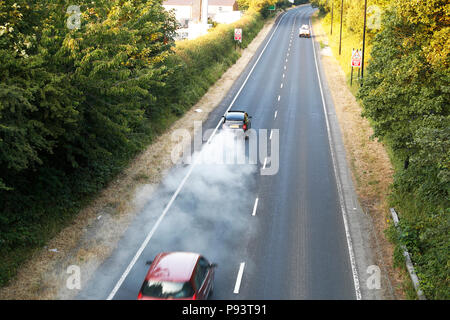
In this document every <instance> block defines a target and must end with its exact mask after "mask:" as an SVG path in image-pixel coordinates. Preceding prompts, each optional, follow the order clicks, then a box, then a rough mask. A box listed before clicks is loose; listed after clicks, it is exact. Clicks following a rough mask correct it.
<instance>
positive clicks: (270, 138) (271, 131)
mask: <svg viewBox="0 0 450 320" xmlns="http://www.w3.org/2000/svg"><path fill="white" fill-rule="evenodd" d="M272 133H273V129H272V130H270V137H269V140H272Z"/></svg>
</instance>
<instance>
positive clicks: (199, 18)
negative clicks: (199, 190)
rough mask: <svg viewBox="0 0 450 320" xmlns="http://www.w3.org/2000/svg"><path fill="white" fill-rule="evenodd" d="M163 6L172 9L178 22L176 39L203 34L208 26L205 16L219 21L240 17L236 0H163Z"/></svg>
mask: <svg viewBox="0 0 450 320" xmlns="http://www.w3.org/2000/svg"><path fill="white" fill-rule="evenodd" d="M203 5H205V7H202V6H203ZM206 6H207V8H206ZM163 7H164V8H165V9H166V10H168V11H170V10H174V13H175V18H176V19H177V21H178V22H179V23H180V28H179V29H178V30H177V33H178V39H183V38H189V39H194V38H196V37H198V36H200V35H202V34H205V33H206V32H207V31H206V30H207V29H208V28H209V27H210V25H208V24H207V23H208V22H207V21H208V20H207V18H211V19H213V20H214V21H216V22H219V23H231V22H234V21H236V20H238V19H239V18H240V17H241V13H240V12H239V11H237V10H238V4H237V1H236V0H165V1H164V2H163Z"/></svg>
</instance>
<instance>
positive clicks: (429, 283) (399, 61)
mask: <svg viewBox="0 0 450 320" xmlns="http://www.w3.org/2000/svg"><path fill="white" fill-rule="evenodd" d="M449 33H450V10H449V4H448V3H447V1H439V0H433V1H394V3H393V6H392V7H391V8H390V9H389V10H387V11H386V12H385V14H384V18H383V23H382V29H381V30H380V32H378V33H377V35H376V36H375V38H374V40H373V43H372V44H373V48H372V52H371V56H372V59H371V60H370V61H369V66H368V68H367V75H366V77H365V78H364V85H363V86H362V88H361V89H360V91H359V98H361V99H362V102H363V110H364V111H363V115H364V116H365V117H367V118H370V119H371V120H372V125H373V128H374V136H375V137H377V138H379V139H382V140H384V141H385V142H386V143H388V144H389V146H390V147H391V149H392V150H393V152H394V157H395V158H396V159H398V160H400V162H401V163H402V164H403V165H401V166H397V168H396V172H395V179H394V184H393V194H392V199H394V200H393V204H394V205H396V207H397V208H400V212H401V213H402V215H401V218H402V219H403V227H402V229H403V230H409V231H404V232H406V233H408V237H407V238H408V243H407V245H408V249H410V250H411V251H412V252H413V260H414V261H415V262H416V264H417V269H418V274H419V277H420V278H421V285H422V287H423V289H424V291H425V294H426V295H427V297H429V298H438V299H439V298H440V299H448V298H449V297H450V292H449V290H448V288H449V279H450V270H449V264H448V261H450V259H449V248H450V238H449V232H448V231H449V228H450V210H449V208H450V205H449V191H450V152H449V150H450V148H449V147H450V144H449V141H450V114H449V111H450V99H449V98H450V90H449V88H450V86H449V80H450V72H449V65H448V59H449V56H448V53H449V51H448V50H449V46H448V39H449V35H450V34H449ZM396 161H397V160H396ZM404 239H405V237H403V238H402V237H401V238H400V240H401V241H403V240H404Z"/></svg>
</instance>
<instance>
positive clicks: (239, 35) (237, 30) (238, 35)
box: [234, 28, 242, 42]
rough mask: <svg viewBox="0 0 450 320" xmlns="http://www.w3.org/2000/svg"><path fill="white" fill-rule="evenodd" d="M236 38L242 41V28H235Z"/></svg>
mask: <svg viewBox="0 0 450 320" xmlns="http://www.w3.org/2000/svg"><path fill="white" fill-rule="evenodd" d="M234 40H236V41H239V42H242V29H238V28H236V29H234Z"/></svg>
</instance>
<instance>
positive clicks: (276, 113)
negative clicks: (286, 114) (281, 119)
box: [273, 110, 278, 119]
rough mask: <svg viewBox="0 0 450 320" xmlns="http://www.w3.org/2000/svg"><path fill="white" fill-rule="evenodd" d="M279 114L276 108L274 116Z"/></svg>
mask: <svg viewBox="0 0 450 320" xmlns="http://www.w3.org/2000/svg"><path fill="white" fill-rule="evenodd" d="M277 115H278V110H275V114H274V116H273V118H274V119H276V118H277Z"/></svg>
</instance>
